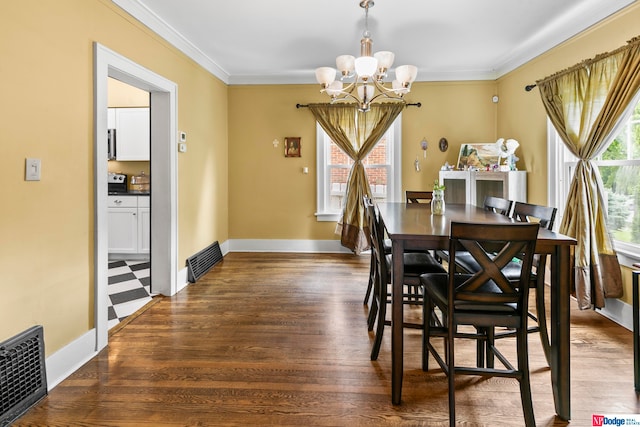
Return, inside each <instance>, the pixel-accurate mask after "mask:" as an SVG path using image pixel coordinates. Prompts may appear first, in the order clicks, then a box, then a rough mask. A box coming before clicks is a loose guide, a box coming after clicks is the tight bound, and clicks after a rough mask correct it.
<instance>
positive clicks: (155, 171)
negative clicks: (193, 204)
mask: <svg viewBox="0 0 640 427" xmlns="http://www.w3.org/2000/svg"><path fill="white" fill-rule="evenodd" d="M109 77H113V78H115V79H117V80H120V81H122V82H124V83H127V84H129V85H131V86H134V87H137V88H139V89H142V90H145V91H147V92H149V93H150V94H151V107H152V108H151V194H150V197H151V277H152V278H153V290H154V292H155V293H160V294H163V295H173V294H175V293H176V292H177V276H178V268H177V252H178V251H177V247H178V237H177V236H178V226H177V216H178V215H177V157H176V149H175V148H176V147H177V145H176V144H177V140H176V139H177V138H176V136H177V131H176V129H177V96H178V86H177V84H176V83H174V82H172V81H170V80H167V79H165V78H164V77H162V76H160V75H158V74H156V73H154V72H153V71H151V70H148V69H146V68H144V67H142V66H141V65H138V64H136V63H135V62H133V61H131V60H129V59H128V58H126V57H124V56H122V55H120V54H118V53H116V52H114V51H112V50H110V49H108V48H107V47H105V46H103V45H101V44H99V43H94V138H93V139H94V292H95V298H94V301H95V307H94V315H95V316H94V319H95V325H94V326H95V329H96V351H100V350H101V349H102V348H104V347H106V345H107V343H108V338H109V327H108V313H107V309H108V305H109V304H108V300H109V294H108V290H107V286H108V257H109V247H108V232H109V230H108V226H109V223H108V218H107V201H108V190H107V187H108V185H107V173H108V167H107V155H106V153H107V150H106V147H107V107H108V91H107V88H108V78H109Z"/></svg>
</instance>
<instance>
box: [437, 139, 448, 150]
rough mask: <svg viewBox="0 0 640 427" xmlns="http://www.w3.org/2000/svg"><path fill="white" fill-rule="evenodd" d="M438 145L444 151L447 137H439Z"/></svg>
mask: <svg viewBox="0 0 640 427" xmlns="http://www.w3.org/2000/svg"><path fill="white" fill-rule="evenodd" d="M438 145H439V146H440V151H442V152H443V153H444V152H445V151H447V149H448V148H449V141H447V138H440V144H438Z"/></svg>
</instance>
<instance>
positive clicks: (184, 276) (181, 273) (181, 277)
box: [176, 267, 189, 293]
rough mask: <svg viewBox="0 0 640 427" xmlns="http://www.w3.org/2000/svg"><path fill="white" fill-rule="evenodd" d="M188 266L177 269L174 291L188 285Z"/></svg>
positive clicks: (178, 290)
mask: <svg viewBox="0 0 640 427" xmlns="http://www.w3.org/2000/svg"><path fill="white" fill-rule="evenodd" d="M188 277H189V268H188V267H185V268H183V269H182V270H178V278H177V279H176V288H177V289H176V293H178V292H180V291H181V290H183V289H184V288H186V287H187V285H189V279H188Z"/></svg>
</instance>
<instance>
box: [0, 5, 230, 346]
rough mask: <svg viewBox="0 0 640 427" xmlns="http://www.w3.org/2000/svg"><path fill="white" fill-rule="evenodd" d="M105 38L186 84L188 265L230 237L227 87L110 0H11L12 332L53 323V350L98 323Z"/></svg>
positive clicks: (3, 254) (182, 188) (6, 261)
mask: <svg viewBox="0 0 640 427" xmlns="http://www.w3.org/2000/svg"><path fill="white" fill-rule="evenodd" d="M94 41H97V42H98V43H101V44H103V45H105V46H107V47H108V48H110V49H112V50H114V51H116V52H118V53H120V54H122V55H124V56H126V57H128V58H130V59H131V60H133V61H135V62H137V63H139V64H141V65H143V66H144V67H146V68H148V69H150V70H152V71H154V72H155V73H157V74H160V75H162V76H164V77H165V78H167V79H169V80H172V81H174V82H176V83H177V85H178V88H179V90H178V128H179V129H181V130H184V131H186V132H187V133H188V138H189V139H188V145H189V151H188V152H187V153H185V154H181V155H180V156H179V157H178V183H179V184H178V192H179V205H178V212H179V217H178V241H179V248H178V265H179V266H183V265H184V260H185V258H186V257H188V256H189V255H191V254H193V253H195V252H196V251H198V250H199V249H201V248H202V247H204V246H205V245H206V244H209V243H211V242H212V241H214V240H219V241H221V242H224V241H226V240H227V239H228V231H227V227H228V225H227V222H228V219H227V218H228V211H227V206H226V205H227V203H226V200H227V186H228V183H227V180H228V173H227V164H228V161H227V155H228V153H227V87H226V85H224V84H223V83H222V82H220V81H219V80H218V79H216V78H215V77H213V76H212V75H211V74H209V73H208V72H206V71H204V70H203V69H202V68H201V67H199V66H198V65H196V64H195V63H194V62H193V61H192V60H190V59H187V58H186V57H185V56H184V55H183V54H181V53H180V52H178V51H177V50H176V49H175V48H173V47H171V46H169V45H168V44H167V43H166V42H164V41H163V40H162V39H161V38H160V37H158V36H156V35H154V34H152V33H151V31H149V30H148V29H147V28H146V27H144V26H142V25H140V24H139V23H138V22H137V21H135V20H134V19H133V18H131V17H130V16H129V15H128V14H126V13H125V12H124V11H122V10H121V9H120V8H118V7H117V6H115V5H114V4H113V3H112V2H111V1H110V0H58V1H55V2H51V1H45V2H43V1H40V0H23V1H20V2H4V3H3V6H2V13H0V58H2V60H1V61H2V64H3V65H2V66H0V81H2V90H1V91H0V92H1V93H2V102H1V103H0V115H1V116H2V120H0V141H1V142H0V166H1V167H0V182H2V185H1V186H0V200H2V209H1V210H0V219H1V220H0V293H1V294H2V298H0V341H1V340H3V339H6V338H9V337H10V336H12V335H15V334H17V333H18V332H21V331H23V330H25V329H26V328H28V327H30V326H32V325H35V324H42V325H44V330H45V339H46V349H47V354H51V353H53V352H55V351H56V350H58V349H60V348H61V347H63V346H65V345H67V344H69V343H70V342H72V341H73V340H74V339H76V338H78V337H79V336H81V335H82V334H84V333H85V332H87V331H88V330H90V329H91V328H92V327H93V316H94V314H93V304H94V293H93V286H94V283H93V255H94V254H93V246H94V239H93V234H94V229H93V217H94V216H93V215H94V214H93V203H94V201H93V197H94V195H93V189H92V188H93V109H94V107H93V102H94V101H93V42H94ZM7 64H11V65H10V66H7ZM27 157H36V158H40V159H41V160H42V179H41V181H39V182H25V181H24V163H25V158H27ZM204 183H206V184H207V185H203V184H204ZM214 200H215V201H216V202H217V203H216V204H214V202H213V201H214Z"/></svg>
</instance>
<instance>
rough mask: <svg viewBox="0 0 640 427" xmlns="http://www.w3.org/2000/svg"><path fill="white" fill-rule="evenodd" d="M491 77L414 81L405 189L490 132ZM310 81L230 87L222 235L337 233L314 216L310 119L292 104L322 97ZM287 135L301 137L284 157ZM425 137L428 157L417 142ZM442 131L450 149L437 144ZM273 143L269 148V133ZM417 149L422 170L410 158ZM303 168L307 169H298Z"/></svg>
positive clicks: (425, 182)
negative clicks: (298, 147)
mask: <svg viewBox="0 0 640 427" xmlns="http://www.w3.org/2000/svg"><path fill="white" fill-rule="evenodd" d="M495 90H496V83H495V82H448V83H416V84H414V86H413V88H412V90H411V93H410V94H409V96H408V97H407V100H408V101H409V102H421V103H422V107H421V108H417V107H408V108H407V109H405V111H404V112H403V113H402V115H403V117H402V182H403V190H404V189H409V188H411V189H415V190H427V189H431V188H432V186H433V181H434V180H435V179H437V177H438V170H439V169H440V167H441V166H442V165H443V164H444V163H445V161H448V162H449V163H451V164H455V162H456V161H457V159H458V152H459V149H460V145H461V144H462V143H468V142H487V141H495V139H496V128H495V126H496V104H494V103H492V102H491V97H492V95H493V94H494V93H495ZM326 101H327V99H326V96H325V95H321V94H320V93H319V87H318V86H317V85H288V86H282V85H280V86H250V85H248V86H232V87H230V88H229V186H230V187H229V210H230V219H229V236H230V238H232V239H312V240H317V239H320V240H330V239H338V238H339V237H338V236H337V235H336V234H335V233H334V231H335V223H329V222H318V221H317V220H316V217H315V215H314V214H315V208H316V172H317V171H316V125H315V120H314V118H313V115H312V114H311V112H310V111H309V110H308V109H305V108H302V109H296V107H295V106H296V103H300V104H307V103H310V102H326ZM287 136H299V137H301V138H302V140H301V141H302V153H301V154H302V157H300V158H286V157H284V150H283V141H284V138H285V137H287ZM424 137H426V138H427V140H428V141H429V142H430V146H429V148H428V150H427V159H424V158H423V154H422V150H421V149H420V141H422V138H424ZM441 137H446V138H447V139H448V141H449V150H448V151H447V152H445V153H442V152H440V150H439V149H438V141H439V140H440V138H441ZM274 139H278V140H279V141H280V145H279V146H278V147H277V148H274V147H273V144H272V142H273V140H274ZM416 156H419V159H420V162H421V169H422V170H421V172H418V173H416V172H415V169H414V166H413V164H414V161H415V158H416ZM305 166H306V167H309V174H308V175H305V174H303V173H302V168H303V167H305Z"/></svg>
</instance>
